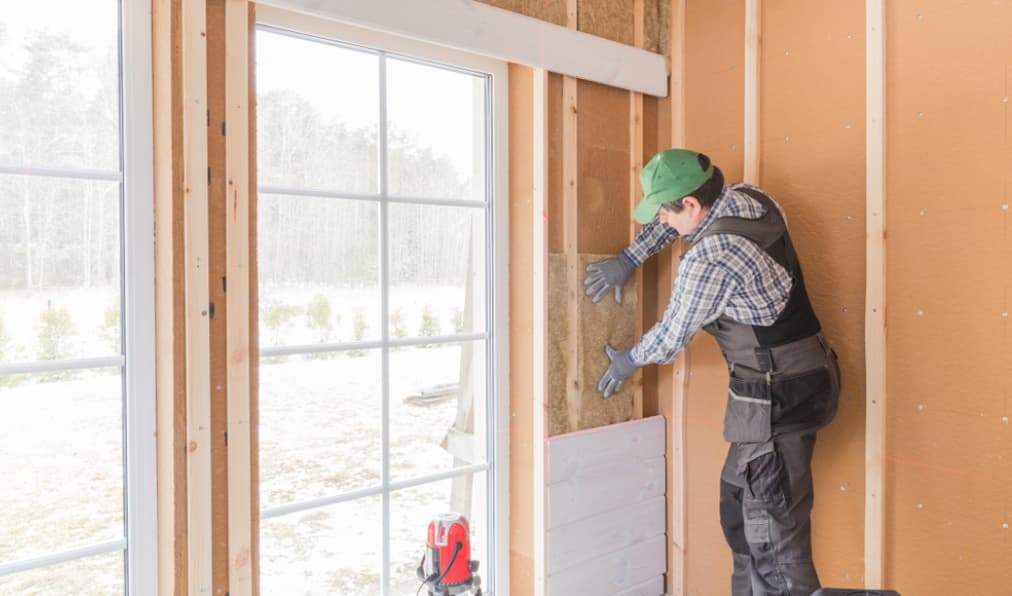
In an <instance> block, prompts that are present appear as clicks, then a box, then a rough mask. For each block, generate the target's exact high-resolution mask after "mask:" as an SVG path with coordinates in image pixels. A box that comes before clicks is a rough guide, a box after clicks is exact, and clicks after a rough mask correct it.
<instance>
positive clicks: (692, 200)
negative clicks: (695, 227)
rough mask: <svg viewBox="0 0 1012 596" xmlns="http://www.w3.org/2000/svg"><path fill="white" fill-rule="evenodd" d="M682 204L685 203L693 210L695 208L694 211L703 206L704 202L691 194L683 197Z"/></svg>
mask: <svg viewBox="0 0 1012 596" xmlns="http://www.w3.org/2000/svg"><path fill="white" fill-rule="evenodd" d="M682 204H683V205H685V206H686V207H690V208H692V210H694V211H695V210H699V209H702V208H703V204H702V203H700V202H699V199H697V198H696V197H694V196H692V195H689V196H687V197H685V198H683V199H682Z"/></svg>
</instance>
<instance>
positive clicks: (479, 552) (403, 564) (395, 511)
mask: <svg viewBox="0 0 1012 596" xmlns="http://www.w3.org/2000/svg"><path fill="white" fill-rule="evenodd" d="M486 494H487V491H486V489H485V474H484V473H481V474H467V475H464V476H461V477H459V478H451V479H448V480H441V481H439V482H433V483H430V484H423V485H421V486H415V487H412V488H406V489H404V490H399V491H395V492H393V493H391V495H390V593H391V594H407V595H410V594H414V593H415V590H417V589H418V586H419V583H420V582H419V581H418V576H417V575H416V574H415V569H417V568H418V563H419V561H420V560H421V558H422V555H423V554H425V542H426V537H427V534H428V527H429V522H431V521H432V519H433V518H434V517H435V516H437V515H439V514H440V513H447V512H454V513H460V514H462V515H463V516H464V517H466V518H467V520H468V525H469V526H470V529H471V559H470V560H472V561H478V563H479V565H478V571H477V575H478V576H480V577H481V579H482V590H483V592H487V590H488V585H487V582H488V579H489V577H488V575H487V574H488V570H489V567H490V566H491V564H492V562H491V561H489V560H488V557H487V553H488V552H489V550H488V543H487V541H488V532H487V530H486V528H485V520H486V519H487V518H488V499H487V498H486ZM424 592H425V591H424V590H423V593H424Z"/></svg>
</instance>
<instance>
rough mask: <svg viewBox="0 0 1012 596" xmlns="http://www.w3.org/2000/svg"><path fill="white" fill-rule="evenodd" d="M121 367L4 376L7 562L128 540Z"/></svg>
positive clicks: (1, 511)
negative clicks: (125, 525) (124, 514)
mask: <svg viewBox="0 0 1012 596" xmlns="http://www.w3.org/2000/svg"><path fill="white" fill-rule="evenodd" d="M119 372H120V371H119V369H118V368H112V369H92V370H78V371H58V372H46V373H36V374H29V375H3V376H0V454H2V456H0V478H3V484H4V487H5V488H4V489H3V490H0V536H4V537H7V538H11V537H16V539H5V540H0V561H11V560H17V559H23V558H28V557H34V556H38V555H43V554H47V553H51V552H56V551H62V550H67V549H70V548H76V547H80V546H87V545H89V544H93V543H96V542H104V541H107V540H116V539H119V538H122V537H123V465H122V464H123V450H122V437H123V434H122V418H123V409H122V397H121V396H122V389H121V384H122V380H121V377H120V374H119ZM118 579H119V580H120V581H122V577H120V578H118ZM47 591H48V588H47ZM0 593H7V592H4V591H3V590H0ZM52 593H65V594H67V593H72V591H71V592H62V591H59V590H54V591H52Z"/></svg>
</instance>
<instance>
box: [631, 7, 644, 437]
mask: <svg viewBox="0 0 1012 596" xmlns="http://www.w3.org/2000/svg"><path fill="white" fill-rule="evenodd" d="M633 45H635V46H636V47H637V48H641V47H643V0H633ZM642 169H643V95H642V94H641V93H636V92H635V91H630V92H629V213H630V214H631V213H632V212H633V209H635V208H636V203H638V202H639V200H640V198H641V197H642V195H643V189H642V188H640V170H642ZM639 230H640V226H639V225H638V224H637V223H636V220H634V219H633V218H632V217H630V218H629V242H630V243H631V242H632V241H633V240H635V239H636V234H638V233H639ZM634 275H635V277H634V278H633V283H634V287H635V288H636V292H637V293H638V294H639V300H637V301H636V314H635V317H636V329H635V335H636V337H641V336H642V335H643V294H644V292H643V268H642V267H637V268H636V273H635V274H634ZM632 382H633V387H632V392H633V412H632V415H633V418H642V417H643V374H642V373H639V372H637V373H636V375H635V376H634V377H633V378H632Z"/></svg>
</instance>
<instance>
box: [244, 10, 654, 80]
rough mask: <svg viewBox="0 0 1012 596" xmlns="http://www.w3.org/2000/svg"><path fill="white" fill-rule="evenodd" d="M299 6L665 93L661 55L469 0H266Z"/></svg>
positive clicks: (365, 24) (553, 69) (508, 58)
mask: <svg viewBox="0 0 1012 596" xmlns="http://www.w3.org/2000/svg"><path fill="white" fill-rule="evenodd" d="M258 4H260V5H268V6H274V7H277V8H284V9H288V10H294V11H297V12H304V13H308V14H312V15H316V16H320V17H324V18H327V19H331V20H335V21H340V22H343V23H348V24H350V25H356V26H359V27H365V28H366V29H374V30H377V31H383V32H386V33H392V34H395V35H400V36H403V37H408V38H411V39H417V40H419V41H424V42H428V43H432V44H436V45H441V46H446V47H450V48H454V49H457V50H462V51H465V52H471V53H473V54H479V55H482V56H488V57H490V58H496V59H499V60H504V61H507V62H514V63H516V64H524V65H527V66H534V67H538V68H542V69H545V70H548V71H550V72H555V73H559V74H563V75H567V76H571V77H574V78H577V79H583V80H586V81H594V82H596V83H602V84H604V85H610V86H612V87H619V88H621V89H628V90H630V91H638V92H640V93H646V94H648V95H656V96H658V97H664V96H665V95H667V93H668V84H667V78H668V77H667V69H666V67H665V64H664V57H663V56H661V55H660V54H655V53H653V52H648V51H646V50H641V49H639V48H635V47H632V46H629V45H626V44H622V43H618V42H615V41H611V40H608V39H603V38H600V37H596V36H594V35H589V34H587V33H582V32H580V31H576V30H575V29H569V28H566V27H562V26H559V25H555V24H552V23H546V22H545V21H541V20H538V19H535V18H531V17H528V16H524V15H521V14H517V13H515V12H511V11H508V10H503V9H500V8H495V7H494V6H487V5H485V4H480V3H477V2H472V1H471V0H427V1H426V2H418V1H417V0H373V1H371V2H362V1H361V0H326V1H323V0H266V1H264V2H260V3H258Z"/></svg>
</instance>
